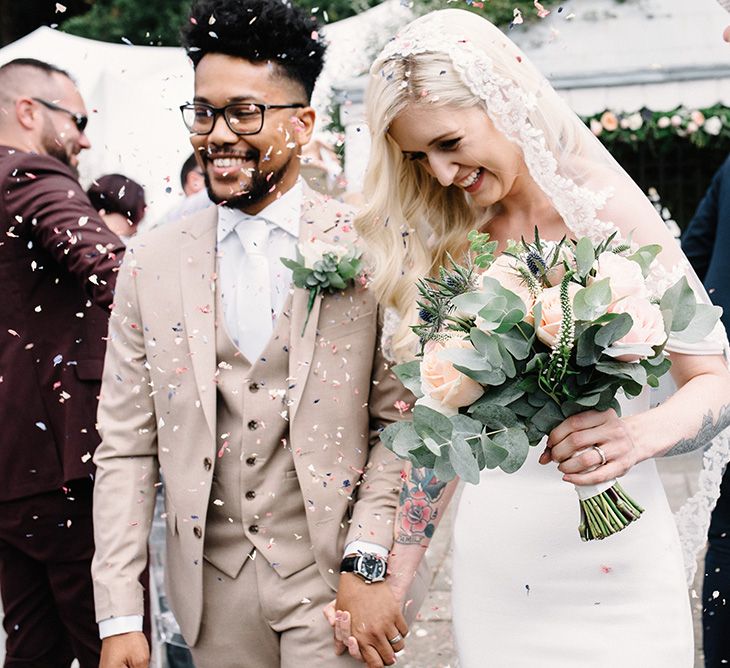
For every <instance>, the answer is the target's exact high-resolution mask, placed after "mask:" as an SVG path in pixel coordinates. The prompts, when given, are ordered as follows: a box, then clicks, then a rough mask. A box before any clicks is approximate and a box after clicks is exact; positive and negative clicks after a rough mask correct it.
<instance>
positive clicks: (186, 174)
mask: <svg viewBox="0 0 730 668" xmlns="http://www.w3.org/2000/svg"><path fill="white" fill-rule="evenodd" d="M180 185H181V186H182V189H183V193H185V197H190V196H191V195H194V194H195V193H199V192H200V191H201V190H204V189H205V178H204V177H203V170H202V169H201V167H200V165H199V164H198V162H197V161H196V160H195V154H194V153H191V154H190V155H189V156H188V159H187V160H186V161H185V162H184V163H183V166H182V169H181V170H180Z"/></svg>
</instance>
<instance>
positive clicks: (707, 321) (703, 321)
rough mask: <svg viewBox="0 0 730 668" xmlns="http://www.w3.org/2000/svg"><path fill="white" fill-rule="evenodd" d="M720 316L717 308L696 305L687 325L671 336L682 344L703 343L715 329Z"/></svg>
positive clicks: (707, 305)
mask: <svg viewBox="0 0 730 668" xmlns="http://www.w3.org/2000/svg"><path fill="white" fill-rule="evenodd" d="M721 315H722V309H721V308H720V307H719V306H713V305H711V304H697V310H696V311H695V314H694V317H693V318H692V320H691V322H690V323H689V325H687V327H686V328H685V329H683V330H681V331H679V332H677V333H676V334H673V335H672V336H673V338H676V339H679V340H680V341H683V342H684V343H699V342H700V341H704V340H705V339H706V338H707V337H708V336H709V334H710V332H712V330H713V329H714V328H715V325H716V324H717V321H718V320H719V319H720V316H721Z"/></svg>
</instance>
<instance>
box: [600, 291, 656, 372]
mask: <svg viewBox="0 0 730 668" xmlns="http://www.w3.org/2000/svg"><path fill="white" fill-rule="evenodd" d="M608 312H609V313H628V314H629V315H630V316H631V319H632V320H633V321H634V324H633V325H632V327H631V330H630V331H629V332H628V334H626V335H624V336H622V337H621V338H620V339H619V340H618V341H616V342H615V343H614V344H613V345H612V346H611V348H610V349H609V350H613V351H614V353H615V352H620V351H621V348H623V347H635V346H648V347H650V346H660V345H661V344H662V343H664V341H666V339H667V334H666V332H665V331H664V319H663V318H662V312H661V309H660V308H659V307H658V306H657V305H656V304H652V303H651V302H650V301H649V300H648V299H645V298H644V297H633V296H630V297H625V298H624V299H622V300H620V301H618V302H616V303H615V304H611V306H609V308H608ZM652 354H653V353H652V351H651V350H649V349H648V348H647V353H646V355H641V354H640V353H638V352H632V353H626V354H625V355H615V354H614V355H612V357H615V359H617V360H619V361H620V362H638V361H639V360H640V359H642V358H645V357H649V356H651V355H652Z"/></svg>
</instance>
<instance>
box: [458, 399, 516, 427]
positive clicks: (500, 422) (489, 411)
mask: <svg viewBox="0 0 730 668" xmlns="http://www.w3.org/2000/svg"><path fill="white" fill-rule="evenodd" d="M471 415H473V416H474V417H475V418H476V419H477V420H479V421H480V422H481V423H482V424H484V425H485V426H486V427H487V429H489V430H493V429H503V428H505V427H516V426H518V425H521V424H522V423H521V422H520V421H519V420H518V419H517V416H516V415H515V414H514V412H513V411H511V410H510V409H509V408H505V407H504V406H497V405H496V404H481V405H479V406H475V407H474V410H473V411H471Z"/></svg>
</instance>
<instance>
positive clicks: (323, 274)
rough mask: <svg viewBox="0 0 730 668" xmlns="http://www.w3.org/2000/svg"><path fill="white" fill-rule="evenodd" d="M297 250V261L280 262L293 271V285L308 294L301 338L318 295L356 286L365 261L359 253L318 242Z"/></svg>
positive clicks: (304, 245) (312, 242)
mask: <svg viewBox="0 0 730 668" xmlns="http://www.w3.org/2000/svg"><path fill="white" fill-rule="evenodd" d="M298 248H299V252H298V253H297V259H296V260H291V259H289V258H286V257H282V258H281V261H282V263H283V264H284V266H285V267H288V268H289V269H291V270H292V282H293V283H294V285H295V286H296V287H298V288H302V289H304V290H308V291H309V301H308V302H307V317H306V319H305V320H304V326H303V327H302V334H301V335H302V336H304V331H305V330H306V329H307V323H309V316H310V314H311V313H312V308H313V307H314V300H315V299H316V298H317V295H319V294H323V293H332V292H337V291H339V290H345V289H346V288H347V287H348V286H349V285H354V284H355V281H357V280H358V279H359V278H360V277H361V276H362V260H361V259H360V255H361V253H360V251H358V250H353V249H351V248H348V247H346V246H339V245H337V244H330V243H327V242H325V241H321V240H319V239H315V240H313V241H308V242H305V243H300V244H299V247H298Z"/></svg>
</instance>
